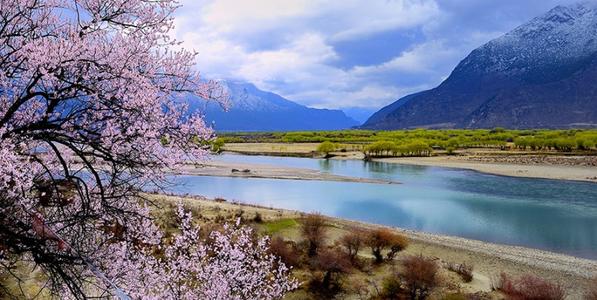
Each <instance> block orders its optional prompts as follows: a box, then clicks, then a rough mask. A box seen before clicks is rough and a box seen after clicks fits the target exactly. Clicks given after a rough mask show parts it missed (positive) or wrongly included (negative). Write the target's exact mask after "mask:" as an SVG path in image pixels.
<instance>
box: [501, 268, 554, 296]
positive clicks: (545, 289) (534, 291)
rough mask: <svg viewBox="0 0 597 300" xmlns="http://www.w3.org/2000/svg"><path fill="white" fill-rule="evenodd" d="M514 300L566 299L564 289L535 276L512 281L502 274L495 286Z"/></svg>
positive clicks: (526, 276) (525, 276)
mask: <svg viewBox="0 0 597 300" xmlns="http://www.w3.org/2000/svg"><path fill="white" fill-rule="evenodd" d="M494 289H497V290H499V291H501V292H502V293H504V295H506V298H507V299H512V300H562V299H564V298H565V297H566V291H565V290H564V288H563V287H562V286H561V285H559V284H555V283H551V282H549V281H546V280H545V279H542V278H539V277H537V276H534V275H524V276H522V277H520V278H518V279H512V278H511V277H510V276H508V275H506V274H505V273H502V274H500V278H499V280H498V282H497V285H496V286H494Z"/></svg>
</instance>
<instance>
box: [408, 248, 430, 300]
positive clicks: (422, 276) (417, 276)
mask: <svg viewBox="0 0 597 300" xmlns="http://www.w3.org/2000/svg"><path fill="white" fill-rule="evenodd" d="M402 266H403V267H404V270H403V271H402V272H401V273H400V277H401V279H402V282H403V284H404V286H405V287H406V289H407V291H408V293H409V295H410V298H411V299H421V300H423V299H426V298H427V297H428V296H429V294H430V293H431V291H432V290H433V288H435V287H436V286H437V283H438V282H437V281H438V280H437V270H438V266H437V264H436V263H435V261H433V260H431V259H429V258H425V257H423V256H410V257H407V258H406V259H404V261H403V262H402Z"/></svg>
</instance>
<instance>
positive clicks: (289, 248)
mask: <svg viewBox="0 0 597 300" xmlns="http://www.w3.org/2000/svg"><path fill="white" fill-rule="evenodd" d="M269 252H270V253H271V254H273V255H275V256H277V257H279V258H280V260H282V262H283V263H284V264H285V265H286V266H293V267H297V266H299V263H300V258H301V255H300V253H299V252H298V250H297V249H296V247H295V246H294V245H293V244H291V243H287V242H285V241H284V239H282V238H280V237H276V238H274V239H272V240H271V242H270V245H269Z"/></svg>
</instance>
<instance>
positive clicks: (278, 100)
mask: <svg viewBox="0 0 597 300" xmlns="http://www.w3.org/2000/svg"><path fill="white" fill-rule="evenodd" d="M221 85H222V87H223V88H224V89H225V90H226V91H227V93H228V95H229V102H230V107H229V110H228V111H224V110H223V109H222V108H221V107H220V106H219V105H218V104H216V103H213V102H208V103H207V104H205V105H203V106H200V105H199V104H195V101H190V102H189V103H190V106H191V107H190V110H191V111H199V112H201V113H203V114H204V119H205V121H206V122H207V123H208V124H212V126H213V127H214V129H215V130H217V131H298V130H336V129H347V128H351V127H353V126H356V125H359V123H358V122H357V121H355V120H354V119H351V118H349V117H348V116H346V114H344V112H342V111H341V110H333V109H317V108H310V107H306V106H303V105H300V104H298V103H296V102H293V101H290V100H288V99H286V98H284V97H282V96H280V95H278V94H275V93H272V92H268V91H263V90H260V89H259V88H257V87H256V86H255V85H254V84H252V83H248V82H242V81H233V80H224V81H222V82H221ZM191 102H192V103H193V104H191ZM196 102H197V103H199V101H196Z"/></svg>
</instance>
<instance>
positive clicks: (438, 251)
mask: <svg viewBox="0 0 597 300" xmlns="http://www.w3.org/2000/svg"><path fill="white" fill-rule="evenodd" d="M151 197H159V198H162V199H164V200H166V201H179V200H182V201H184V202H185V203H188V205H192V206H195V207H197V208H198V209H200V210H201V212H202V214H203V213H204V212H205V213H206V214H209V211H217V212H218V213H220V212H222V211H231V212H233V211H238V210H239V209H242V210H243V211H244V213H245V215H247V216H250V215H253V214H255V213H256V212H259V214H261V215H262V216H263V218H264V220H265V221H271V220H277V219H284V218H299V217H301V216H302V215H303V213H302V212H298V211H292V210H285V209H273V208H266V207H260V206H254V205H245V204H239V203H229V202H216V201H212V200H208V199H205V198H201V197H197V198H180V197H176V196H162V195H155V196H154V195H152V196H151ZM328 221H329V222H330V224H331V228H332V229H333V230H334V232H331V233H330V234H329V236H330V238H332V237H334V236H340V235H342V234H344V233H346V232H348V231H350V230H352V228H355V226H356V227H361V228H376V227H382V226H379V225H375V224H369V223H362V222H356V221H349V220H344V219H339V218H331V217H329V218H328ZM387 228H390V229H392V230H395V231H396V232H399V233H401V234H404V235H406V236H408V238H409V239H410V245H409V247H408V248H407V249H406V250H405V251H404V252H403V253H402V252H401V255H419V254H422V255H425V256H428V257H435V258H437V259H438V260H439V261H441V262H456V263H462V262H466V263H467V264H472V265H474V270H475V272H474V277H475V278H474V280H473V282H471V283H470V284H465V286H464V288H465V289H467V290H469V291H473V292H474V291H489V290H490V289H491V281H492V280H493V279H494V278H497V276H498V275H499V274H500V273H501V272H505V273H507V274H508V275H511V276H521V275H524V274H534V275H536V276H540V277H543V278H545V279H547V280H550V281H552V282H558V283H560V284H562V285H563V286H564V287H565V288H566V289H567V290H568V295H567V299H583V293H584V291H585V289H586V288H588V287H589V286H590V285H591V280H590V279H591V278H592V277H595V276H597V261H595V260H589V259H582V258H576V257H572V256H568V255H564V254H558V253H552V252H547V251H541V250H537V249H530V248H525V247H517V246H508V245H499V244H492V243H486V242H481V241H476V240H470V239H465V238H459V237H452V236H443V235H437V234H430V233H422V232H416V231H412V230H404V229H400V228H394V227H387ZM285 238H290V239H299V237H298V235H297V234H296V233H292V232H286V233H285Z"/></svg>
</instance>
